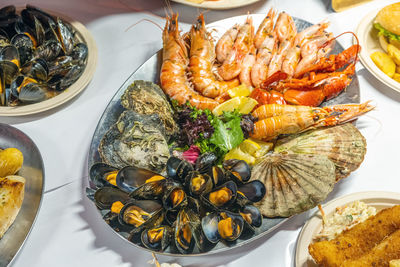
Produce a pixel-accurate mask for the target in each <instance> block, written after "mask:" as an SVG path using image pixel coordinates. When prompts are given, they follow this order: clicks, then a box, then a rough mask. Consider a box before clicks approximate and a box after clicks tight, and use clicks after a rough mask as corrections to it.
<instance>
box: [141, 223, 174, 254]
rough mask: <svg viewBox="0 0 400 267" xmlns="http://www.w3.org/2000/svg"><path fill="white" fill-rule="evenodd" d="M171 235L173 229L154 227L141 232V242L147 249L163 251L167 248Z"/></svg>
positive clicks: (162, 226)
mask: <svg viewBox="0 0 400 267" xmlns="http://www.w3.org/2000/svg"><path fill="white" fill-rule="evenodd" d="M173 233H174V231H173V229H172V228H171V227H170V226H168V225H160V226H155V227H152V228H147V229H144V230H143V231H142V234H141V241H142V244H143V245H144V246H145V247H146V248H148V249H151V250H154V251H164V250H165V249H166V248H167V247H168V246H169V244H170V242H171V238H172V236H173Z"/></svg>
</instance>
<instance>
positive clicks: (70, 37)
mask: <svg viewBox="0 0 400 267" xmlns="http://www.w3.org/2000/svg"><path fill="white" fill-rule="evenodd" d="M57 35H58V38H59V41H60V43H61V45H62V49H63V51H64V53H65V54H66V55H69V54H70V53H71V52H72V49H73V48H74V33H73V32H72V27H71V26H70V25H69V24H68V23H67V22H66V21H64V20H62V19H61V18H57Z"/></svg>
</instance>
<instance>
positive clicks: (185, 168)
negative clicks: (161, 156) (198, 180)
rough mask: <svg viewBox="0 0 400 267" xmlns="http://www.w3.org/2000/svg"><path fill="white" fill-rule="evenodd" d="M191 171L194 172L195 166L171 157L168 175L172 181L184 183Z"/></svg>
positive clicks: (168, 163) (168, 162)
mask: <svg viewBox="0 0 400 267" xmlns="http://www.w3.org/2000/svg"><path fill="white" fill-rule="evenodd" d="M191 171H193V166H192V164H190V163H189V162H187V161H186V160H181V159H179V158H176V157H170V158H169V159H168V161H167V175H168V177H169V178H171V179H174V180H176V181H179V182H181V183H184V182H185V180H186V177H187V175H188V174H189V173H190V172H191Z"/></svg>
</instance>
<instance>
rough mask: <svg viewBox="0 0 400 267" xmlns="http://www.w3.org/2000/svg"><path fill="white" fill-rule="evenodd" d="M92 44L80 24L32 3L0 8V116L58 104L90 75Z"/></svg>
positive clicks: (80, 87) (78, 89) (94, 53)
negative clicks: (24, 5)
mask: <svg viewBox="0 0 400 267" xmlns="http://www.w3.org/2000/svg"><path fill="white" fill-rule="evenodd" d="M96 62H97V49H96V46H95V43H94V39H93V37H92V36H91V35H90V33H89V32H88V30H87V29H86V28H85V26H83V25H82V24H81V23H79V22H77V21H74V20H71V19H68V18H66V17H65V16H59V15H55V14H54V13H50V12H47V11H44V10H41V9H40V8H38V7H35V6H32V5H26V7H22V8H18V7H15V6H13V5H10V6H6V7H3V8H1V9H0V116H19V115H28V114H33V113H38V112H42V111H45V110H48V109H51V108H54V107H56V106H59V105H61V104H63V103H65V102H67V101H68V100H70V99H72V98H73V97H75V96H76V95H77V94H79V93H80V92H81V91H82V90H83V89H84V88H85V87H86V86H87V85H88V84H89V82H90V80H91V79H92V77H93V74H94V71H95V66H96Z"/></svg>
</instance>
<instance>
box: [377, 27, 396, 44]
mask: <svg viewBox="0 0 400 267" xmlns="http://www.w3.org/2000/svg"><path fill="white" fill-rule="evenodd" d="M374 27H375V29H377V30H378V31H379V33H378V35H383V36H385V37H387V38H390V39H392V40H397V41H400V35H397V34H394V33H392V32H390V31H388V30H386V29H385V28H383V27H382V25H381V24H379V23H374Z"/></svg>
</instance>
